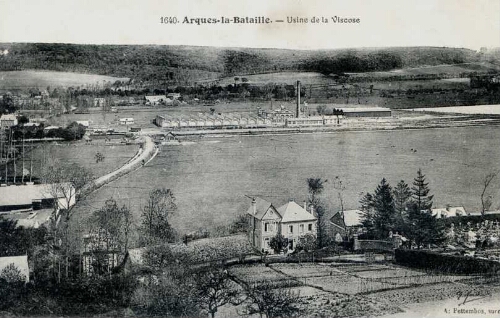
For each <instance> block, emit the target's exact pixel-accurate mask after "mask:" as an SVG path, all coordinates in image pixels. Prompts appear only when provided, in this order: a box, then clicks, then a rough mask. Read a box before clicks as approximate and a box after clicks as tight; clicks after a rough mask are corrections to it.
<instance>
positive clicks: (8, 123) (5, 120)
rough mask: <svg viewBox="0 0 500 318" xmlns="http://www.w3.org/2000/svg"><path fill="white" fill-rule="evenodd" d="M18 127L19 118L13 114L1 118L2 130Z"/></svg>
mask: <svg viewBox="0 0 500 318" xmlns="http://www.w3.org/2000/svg"><path fill="white" fill-rule="evenodd" d="M16 125H17V116H16V115H13V114H5V115H2V116H1V117H0V128H4V129H5V128H10V127H12V126H16Z"/></svg>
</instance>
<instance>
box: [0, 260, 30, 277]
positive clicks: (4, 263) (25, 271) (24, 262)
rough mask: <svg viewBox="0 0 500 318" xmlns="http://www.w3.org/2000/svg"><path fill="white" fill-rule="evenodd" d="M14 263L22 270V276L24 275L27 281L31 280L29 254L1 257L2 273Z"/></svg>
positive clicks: (0, 267) (0, 270) (0, 268)
mask: <svg viewBox="0 0 500 318" xmlns="http://www.w3.org/2000/svg"><path fill="white" fill-rule="evenodd" d="M11 265H14V266H15V268H17V269H18V270H19V271H20V274H21V276H24V279H25V282H26V283H27V282H29V281H30V268H29V265H28V256H27V255H21V256H4V257H0V273H1V272H2V271H3V270H4V269H5V268H6V267H8V266H11Z"/></svg>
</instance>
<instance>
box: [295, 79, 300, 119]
mask: <svg viewBox="0 0 500 318" xmlns="http://www.w3.org/2000/svg"><path fill="white" fill-rule="evenodd" d="M299 115H300V81H297V110H296V112H295V117H296V118H299Z"/></svg>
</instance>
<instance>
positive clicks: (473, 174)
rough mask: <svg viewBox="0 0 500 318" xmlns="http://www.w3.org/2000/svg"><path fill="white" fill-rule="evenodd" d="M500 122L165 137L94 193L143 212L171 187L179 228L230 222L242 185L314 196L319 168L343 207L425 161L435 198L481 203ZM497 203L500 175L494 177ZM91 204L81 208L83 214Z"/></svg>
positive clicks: (410, 174)
mask: <svg viewBox="0 0 500 318" xmlns="http://www.w3.org/2000/svg"><path fill="white" fill-rule="evenodd" d="M499 134H500V127H496V126H484V127H461V128H444V129H425V130H424V129H418V130H395V131H366V132H336V133H316V134H298V135H297V134H295V135H280V136H240V137H231V138H213V139H212V138H206V139H200V140H198V141H195V142H192V143H186V144H181V145H166V146H162V147H161V149H160V153H159V154H158V156H157V157H156V158H155V159H154V160H153V161H152V162H150V163H149V164H148V165H147V166H145V167H144V168H142V169H139V170H137V171H135V172H133V173H131V174H129V175H127V176H124V177H123V178H120V179H119V180H117V181H115V182H113V183H111V184H109V185H107V186H105V187H103V188H102V189H100V190H99V191H97V192H95V193H93V194H92V195H91V198H90V199H89V200H90V201H92V202H93V204H94V205H102V204H103V203H104V201H105V200H106V199H108V198H110V197H114V198H115V199H117V200H121V201H122V202H123V203H126V204H130V206H131V208H132V210H133V211H134V214H135V215H136V217H137V218H139V216H140V212H141V209H142V206H144V204H145V202H146V199H147V197H148V192H149V191H150V190H151V189H154V188H160V187H166V188H170V189H172V191H173V193H174V195H175V196H176V201H177V205H178V211H177V213H176V215H175V216H174V217H173V219H172V223H173V225H174V227H175V228H176V229H178V230H179V231H181V232H184V231H192V230H197V229H200V228H213V227H215V226H218V225H224V224H228V223H230V222H231V221H232V220H233V219H234V218H235V217H236V216H237V215H239V214H241V213H244V212H246V210H247V209H248V206H249V205H250V201H249V199H248V198H246V197H245V195H249V196H261V197H262V198H264V199H267V200H269V201H272V202H273V203H274V204H275V205H277V206H280V205H281V204H284V203H286V202H287V201H288V199H290V198H293V199H295V200H296V201H297V202H302V201H303V200H304V199H306V197H307V186H306V179H307V178H309V177H321V178H324V179H328V180H330V181H329V182H327V183H326V184H325V191H324V194H323V199H324V201H325V202H326V204H327V205H328V206H329V207H330V208H331V209H332V210H337V209H339V208H340V205H339V201H338V193H337V191H336V190H335V189H334V188H333V184H332V181H333V180H334V179H335V177H336V176H339V177H340V178H341V179H342V180H343V181H344V184H345V186H346V188H345V190H344V191H343V193H342V196H343V199H344V207H345V209H356V208H358V207H359V203H358V201H359V199H360V197H361V195H362V193H364V192H367V191H368V192H373V191H374V189H375V187H376V186H377V184H378V183H379V182H380V180H381V179H382V178H383V177H385V178H387V180H388V181H389V183H390V184H392V185H396V183H397V182H398V181H399V180H401V179H403V180H405V181H406V182H407V183H410V184H411V182H412V180H413V178H414V177H415V175H416V171H417V170H418V169H419V168H422V170H423V172H424V174H426V176H427V181H428V182H429V187H430V189H431V191H432V194H434V195H435V197H434V205H435V206H436V207H445V206H446V205H447V204H450V205H452V206H464V207H465V208H466V209H467V210H468V211H478V209H479V208H480V202H481V201H480V193H481V183H482V180H483V178H484V177H485V176H486V175H487V174H488V173H490V172H491V171H493V170H494V169H498V163H497V160H496V158H497V157H499V156H500V139H499V138H498V135H499ZM490 189H491V195H493V206H492V208H497V207H498V206H499V205H500V198H499V197H497V196H495V194H496V193H498V191H499V190H500V181H499V180H496V181H494V182H493V183H492V185H491V188H490ZM86 213H87V212H86V211H85V209H83V210H82V215H85V214H86Z"/></svg>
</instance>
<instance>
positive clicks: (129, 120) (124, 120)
mask: <svg viewBox="0 0 500 318" xmlns="http://www.w3.org/2000/svg"><path fill="white" fill-rule="evenodd" d="M133 124H134V119H133V118H120V125H133Z"/></svg>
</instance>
